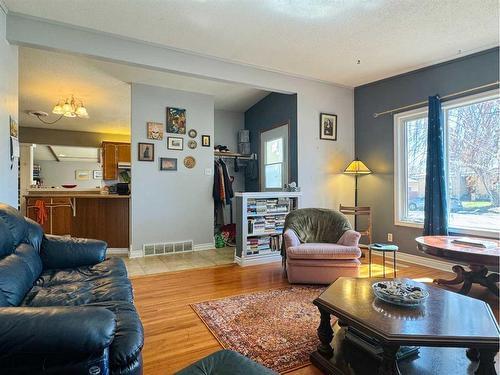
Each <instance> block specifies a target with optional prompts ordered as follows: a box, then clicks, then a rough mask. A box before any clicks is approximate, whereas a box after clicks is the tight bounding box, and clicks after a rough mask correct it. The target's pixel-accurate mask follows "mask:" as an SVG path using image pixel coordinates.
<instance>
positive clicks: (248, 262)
mask: <svg viewBox="0 0 500 375" xmlns="http://www.w3.org/2000/svg"><path fill="white" fill-rule="evenodd" d="M234 261H235V262H236V264H237V265H239V266H242V267H246V266H255V265H257V264H264V263H272V262H281V261H282V258H281V255H280V254H276V255H274V254H272V255H267V256H260V257H254V258H250V259H248V258H246V259H242V258H240V257H239V256H236V255H235V256H234Z"/></svg>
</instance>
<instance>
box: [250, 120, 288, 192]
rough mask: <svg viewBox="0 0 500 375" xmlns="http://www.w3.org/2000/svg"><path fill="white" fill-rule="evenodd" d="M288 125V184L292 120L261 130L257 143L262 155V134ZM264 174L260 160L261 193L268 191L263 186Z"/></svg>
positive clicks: (261, 156)
mask: <svg viewBox="0 0 500 375" xmlns="http://www.w3.org/2000/svg"><path fill="white" fill-rule="evenodd" d="M285 125H286V129H287V154H288V156H287V162H288V163H287V164H288V166H287V175H288V181H287V182H286V183H287V184H289V183H290V144H291V142H290V141H291V140H290V120H286V121H285V122H280V123H278V124H275V125H273V126H271V127H269V128H266V129H260V130H259V140H258V142H257V147H258V149H257V150H258V152H259V154H260V150H261V149H262V142H261V139H262V133H265V132H267V131H269V130H274V129H276V128H281V127H282V126H285ZM263 157H264V155H260V156H259V159H260V158H263ZM263 172H264V171H262V168H261V165H260V160H259V191H266V189H265V188H264V187H263V186H262V181H263V179H262V176H263Z"/></svg>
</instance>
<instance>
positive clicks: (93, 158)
mask: <svg viewBox="0 0 500 375" xmlns="http://www.w3.org/2000/svg"><path fill="white" fill-rule="evenodd" d="M51 149H52V151H51ZM54 154H55V155H56V156H57V159H59V161H87V162H93V163H97V162H98V161H99V156H100V153H99V149H98V148H94V147H73V146H48V145H36V147H35V149H34V151H33V159H34V160H35V161H42V160H49V161H55V160H56V156H54Z"/></svg>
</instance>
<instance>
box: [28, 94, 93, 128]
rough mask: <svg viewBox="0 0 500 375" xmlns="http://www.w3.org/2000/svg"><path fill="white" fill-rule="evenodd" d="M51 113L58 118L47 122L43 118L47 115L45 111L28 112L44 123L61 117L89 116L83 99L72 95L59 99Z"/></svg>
mask: <svg viewBox="0 0 500 375" xmlns="http://www.w3.org/2000/svg"><path fill="white" fill-rule="evenodd" d="M52 113H53V114H55V115H59V118H57V119H56V120H54V121H52V122H49V121H45V120H43V117H47V116H48V113H47V112H42V111H30V112H29V114H30V115H33V116H36V117H37V118H38V119H39V120H40V121H41V122H43V123H44V124H48V125H52V124H55V123H56V122H57V121H59V120H60V119H62V118H63V117H70V118H74V117H78V118H89V114H88V112H87V108H85V106H84V105H83V101H82V100H79V99H75V98H74V97H73V96H71V98H66V100H64V101H63V100H60V101H59V102H57V104H56V105H55V106H54V108H53V109H52Z"/></svg>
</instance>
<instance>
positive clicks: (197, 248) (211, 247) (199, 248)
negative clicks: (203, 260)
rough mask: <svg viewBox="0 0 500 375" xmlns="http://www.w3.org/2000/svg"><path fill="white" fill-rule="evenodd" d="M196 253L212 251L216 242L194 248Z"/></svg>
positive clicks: (201, 244)
mask: <svg viewBox="0 0 500 375" xmlns="http://www.w3.org/2000/svg"><path fill="white" fill-rule="evenodd" d="M193 249H194V251H203V250H212V249H215V243H214V242H207V243H200V244H198V245H194V246H193Z"/></svg>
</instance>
